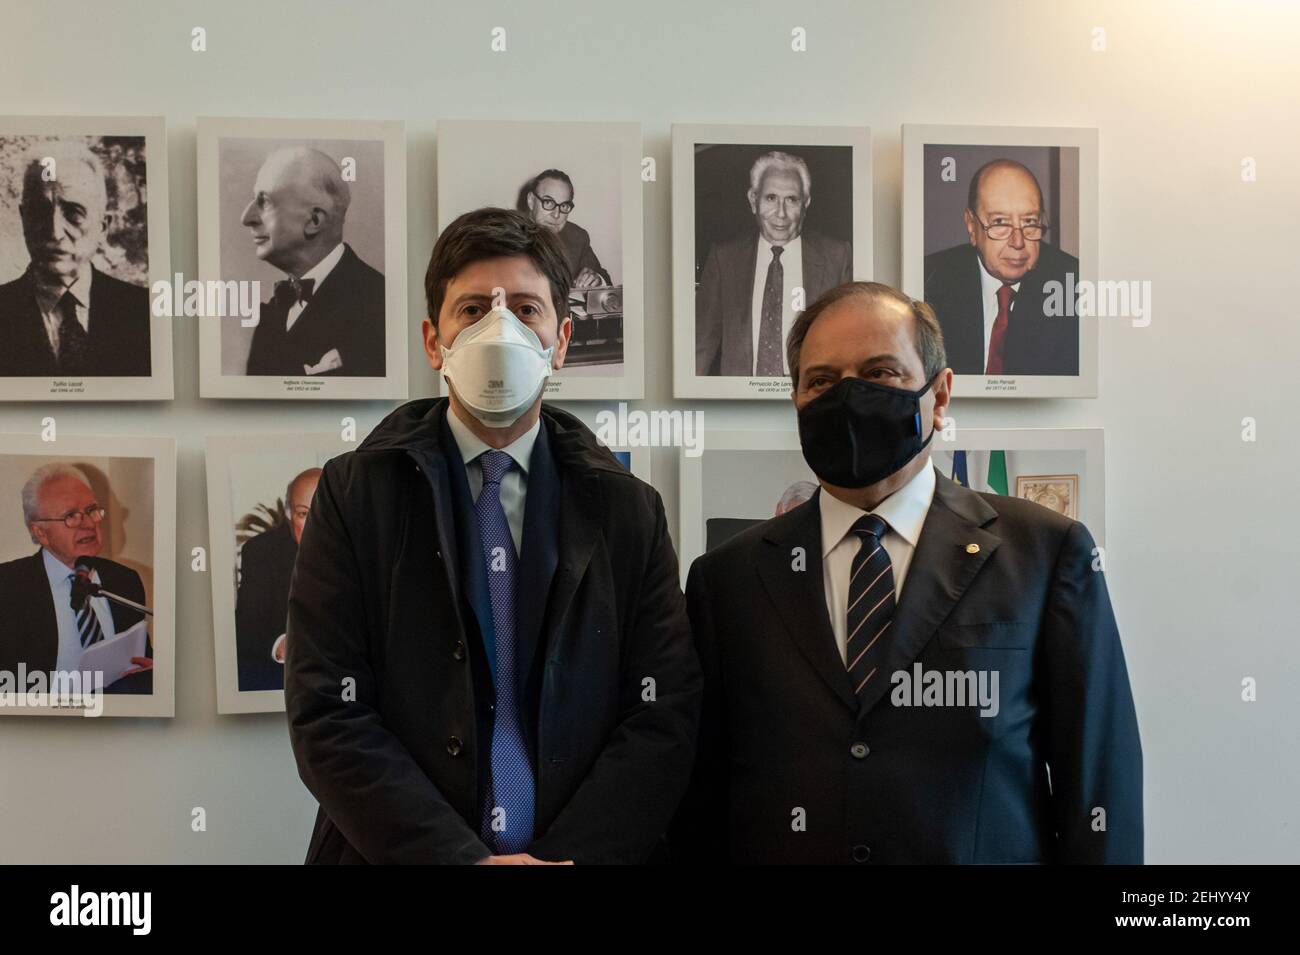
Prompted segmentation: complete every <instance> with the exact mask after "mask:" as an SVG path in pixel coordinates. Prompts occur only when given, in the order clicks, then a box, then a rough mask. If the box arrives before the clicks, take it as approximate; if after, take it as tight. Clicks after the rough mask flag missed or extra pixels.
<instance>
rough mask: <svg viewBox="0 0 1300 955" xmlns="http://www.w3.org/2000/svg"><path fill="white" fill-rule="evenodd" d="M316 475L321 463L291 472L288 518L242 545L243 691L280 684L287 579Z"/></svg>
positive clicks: (239, 639)
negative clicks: (293, 473)
mask: <svg viewBox="0 0 1300 955" xmlns="http://www.w3.org/2000/svg"><path fill="white" fill-rule="evenodd" d="M320 475H321V469H320V468H308V469H307V470H305V471H302V472H301V473H299V474H297V475H295V476H294V478H293V480H292V481H290V482H289V487H288V488H287V489H286V490H285V495H284V509H285V511H286V519H285V520H284V521H283V522H282V523H279V524H276V525H275V526H273V527H271V528H268V529H267V530H265V531H262V533H260V534H257V535H255V536H253V537H250V538H249V539H248V540H247V541H245V542H244V546H243V547H242V548H241V549H240V558H239V589H238V590H237V591H236V596H235V651H236V657H237V660H238V668H239V669H238V675H239V690H240V692H241V693H243V692H247V691H249V690H283V689H284V651H285V629H286V626H285V625H286V622H287V621H288V615H289V581H290V579H291V578H292V577H293V564H294V561H295V560H297V558H298V544H299V543H300V542H301V541H302V531H303V528H304V527H306V526H307V515H308V514H309V513H310V512H311V499H312V497H313V496H314V495H315V494H316V485H317V484H318V483H319V482H320Z"/></svg>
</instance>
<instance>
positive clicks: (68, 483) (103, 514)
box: [0, 455, 153, 694]
mask: <svg viewBox="0 0 1300 955" xmlns="http://www.w3.org/2000/svg"><path fill="white" fill-rule="evenodd" d="M151 466H152V462H150V461H148V460H143V459H125V458H123V459H117V458H108V459H97V460H96V461H95V463H93V464H91V463H88V462H86V461H85V460H84V459H80V458H54V459H51V458H38V457H37V456H34V455H0V493H3V495H4V496H3V498H0V500H5V501H8V502H9V507H7V508H5V509H4V510H5V512H6V513H5V514H4V517H3V519H0V531H2V532H3V536H0V541H2V542H3V543H2V544H0V547H2V548H3V550H2V552H3V553H4V554H5V555H9V554H14V553H15V552H17V553H21V554H22V556H14V557H12V558H11V559H6V560H5V561H4V562H3V563H0V606H3V608H4V610H3V620H2V622H0V670H5V671H8V672H16V671H17V668H18V666H19V665H20V664H21V665H23V666H25V667H26V669H27V671H28V672H31V671H34V670H40V671H43V672H45V673H50V672H56V671H57V672H70V671H74V670H84V669H86V668H87V667H88V666H89V664H86V663H85V662H84V660H83V657H84V658H85V660H91V659H103V657H102V653H103V651H104V650H105V649H106V648H108V647H109V646H110V644H112V643H113V642H114V641H116V640H134V643H133V644H132V645H133V646H135V647H136V650H134V651H131V652H130V654H129V655H128V656H122V657H121V666H120V667H119V668H117V672H111V673H110V672H104V674H103V681H104V692H105V693H118V694H150V693H152V692H153V673H152V669H153V651H152V647H151V644H150V642H149V639H148V635H147V633H145V634H143V635H139V634H138V631H137V633H136V634H133V633H132V628H139V629H141V630H142V629H144V628H143V627H140V624H141V621H143V620H145V617H146V615H145V613H143V612H142V611H141V610H140V609H138V608H137V606H132V604H134V605H138V606H145V607H147V606H149V605H150V600H149V593H148V586H147V583H151V582H152V573H151V566H150V564H149V563H148V562H145V561H141V560H138V559H137V557H136V552H135V550H134V546H128V547H122V546H120V545H121V544H122V543H123V542H124V541H125V540H127V539H130V540H131V541H132V545H134V543H135V542H136V539H138V541H140V542H147V544H146V546H149V547H152V536H153V535H152V530H151V528H150V527H148V526H146V523H144V522H147V521H149V520H151V517H152V507H151V504H150V503H149V502H148V501H146V500H144V499H145V498H146V497H149V496H151V493H152V475H151V474H150V475H145V474H144V473H143V472H142V469H147V468H150V467H151ZM110 475H120V480H117V479H115V480H110ZM115 485H116V486H115ZM135 512H139V514H140V515H141V516H140V518H139V521H140V523H133V524H132V530H131V534H130V535H129V536H128V537H124V536H123V535H122V534H121V533H120V532H119V533H118V534H116V535H115V534H113V533H112V530H113V527H114V524H115V523H117V524H121V523H123V522H124V521H126V520H127V519H128V517H130V516H131V515H133V514H134V513H135ZM18 519H21V521H22V525H21V530H19V528H18V526H17V521H18ZM137 530H138V531H140V533H138V534H137V533H136V531H137ZM24 540H25V541H28V542H29V543H28V545H27V546H24V544H23V541H24ZM33 546H34V548H35V549H34V550H33V549H32V548H33ZM146 578H148V580H146ZM146 626H147V625H146ZM124 652H125V651H124ZM115 659H116V658H115Z"/></svg>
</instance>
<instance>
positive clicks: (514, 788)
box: [474, 451, 534, 855]
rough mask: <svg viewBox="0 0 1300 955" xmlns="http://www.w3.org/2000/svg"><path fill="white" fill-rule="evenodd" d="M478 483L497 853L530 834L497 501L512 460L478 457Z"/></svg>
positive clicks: (511, 563)
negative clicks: (488, 610) (491, 674)
mask: <svg viewBox="0 0 1300 955" xmlns="http://www.w3.org/2000/svg"><path fill="white" fill-rule="evenodd" d="M478 462H479V467H480V468H482V471H483V489H482V490H481V491H480V492H479V495H478V500H477V501H475V502H474V513H475V516H477V517H478V529H479V534H480V535H481V537H482V540H483V563H484V566H485V567H486V569H487V581H488V594H489V595H490V597H491V599H492V628H493V630H494V631H495V632H496V645H495V646H496V709H495V712H494V716H495V719H494V720H493V723H492V778H491V783H490V788H489V791H488V798H487V799H486V800H485V801H484V804H483V824H482V827H481V834H482V836H483V841H484V842H485V843H486V844H487V845H488V846H489V847H490V848H491V849H492V851H493V852H494V853H495V854H497V855H510V854H513V853H516V852H523V851H524V850H525V849H526V848H527V847H528V844H529V843H530V842H531V841H532V838H533V795H534V782H533V767H532V763H531V761H530V760H529V758H528V746H527V744H526V743H525V741H524V731H523V726H522V724H521V721H520V718H519V700H518V698H517V694H518V690H517V681H516V679H515V564H516V561H517V560H518V558H517V556H516V554H515V542H514V538H513V537H511V536H510V522H509V521H508V520H506V512H505V509H504V508H503V507H502V506H501V479H502V478H503V477H505V475H506V472H507V471H509V470H510V468H511V466H512V465H513V464H514V461H513V460H512V459H511V457H510V455H508V454H507V453H506V452H504V451H484V452H483V453H482V454H481V455H479V458H478Z"/></svg>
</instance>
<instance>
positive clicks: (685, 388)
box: [673, 124, 872, 400]
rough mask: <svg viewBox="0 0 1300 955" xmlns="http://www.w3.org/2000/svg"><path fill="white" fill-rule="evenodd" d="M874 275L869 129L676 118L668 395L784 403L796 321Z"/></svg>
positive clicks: (787, 390) (674, 133) (674, 130)
mask: <svg viewBox="0 0 1300 955" xmlns="http://www.w3.org/2000/svg"><path fill="white" fill-rule="evenodd" d="M871 272H872V258H871V131H870V130H869V129H867V128H866V127H850V126H709V125H694V124H691V125H682V124H674V126H673V395H674V397H677V398H761V399H769V400H775V399H779V400H789V396H790V374H789V368H788V367H787V366H786V357H785V340H786V337H787V336H788V334H789V331H790V326H791V325H792V324H793V323H794V319H795V316H796V315H798V314H799V313H800V312H802V311H803V310H804V309H805V308H807V307H808V306H809V305H811V304H812V303H813V302H814V301H815V300H816V299H817V298H818V297H819V296H820V295H821V294H822V293H823V292H825V291H827V290H828V289H831V288H834V287H835V286H836V285H841V284H843V283H844V282H849V281H853V280H855V279H858V280H868V279H870V278H871Z"/></svg>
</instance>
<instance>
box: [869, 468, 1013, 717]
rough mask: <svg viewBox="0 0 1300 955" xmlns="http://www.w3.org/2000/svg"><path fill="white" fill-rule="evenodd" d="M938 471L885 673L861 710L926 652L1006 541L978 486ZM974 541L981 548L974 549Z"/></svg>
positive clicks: (887, 652)
mask: <svg viewBox="0 0 1300 955" xmlns="http://www.w3.org/2000/svg"><path fill="white" fill-rule="evenodd" d="M934 471H935V488H934V500H933V501H932V502H931V504H930V509H929V511H928V512H926V516H925V523H924V524H923V525H922V527H921V536H920V539H919V540H918V541H917V545H916V552H915V553H914V554H913V555H912V562H911V564H909V565H908V571H907V579H906V580H905V581H904V584H903V592H902V595H901V596H900V598H899V601H898V606H897V607H896V608H895V609H894V619H893V625H892V626H891V628H890V629H891V631H892V634H891V635H890V640H889V644H888V646H887V647H886V650H885V656H884V657H883V658H882V660H881V663H880V667H881V669H882V671H883V675H884V677H885V679H882V680H873V681H872V684H871V686H870V687H869V688H868V689H867V691H866V692H865V693H864V694H863V696H862V701H861V704H860V709H859V713H860V715H865V714H866V713H867V712H868V711H870V709H871V708H872V707H873V706H875V705H876V703H878V702H879V701H880V699H881V697H883V696H884V695H885V694H886V693H887V692H888V690H889V688H890V686H891V684H890V678H891V677H892V676H893V674H894V673H895V671H898V670H906V669H907V668H908V667H909V666H910V665H911V663H912V661H913V660H915V659H916V658H917V656H919V655H920V653H921V651H922V650H923V649H924V648H925V645H926V644H927V643H929V642H930V640H931V639H932V638H933V637H934V633H935V631H936V630H938V629H939V625H940V624H941V623H943V621H944V619H945V618H946V617H947V616H948V614H949V613H950V612H951V611H952V608H953V607H954V606H955V605H956V603H957V601H958V600H960V599H961V597H962V594H964V593H965V592H966V589H967V588H968V587H969V586H970V584H971V581H972V580H974V579H975V575H976V574H977V573H979V570H980V568H981V567H983V566H984V562H985V561H987V560H988V559H989V557H990V556H992V554H993V552H994V551H995V550H997V548H998V544H999V543H1000V542H1001V538H999V537H998V536H997V535H996V534H993V533H991V532H989V531H986V530H984V529H983V526H984V525H985V524H987V523H989V522H990V521H992V520H993V519H994V518H995V517H997V512H996V511H995V510H993V508H991V507H990V506H989V505H988V504H987V503H986V502H985V501H984V500H983V499H982V498H981V497H980V496H979V495H978V494H976V493H975V492H974V491H972V490H970V489H969V488H965V487H962V486H961V485H959V484H955V483H953V482H952V481H951V480H949V479H948V478H946V477H944V476H943V474H941V473H940V472H939V469H938V468H935V469H934ZM972 544H973V545H975V546H976V547H977V548H978V549H977V550H976V551H975V552H974V553H972V552H971V551H970V546H971V545H972Z"/></svg>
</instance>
